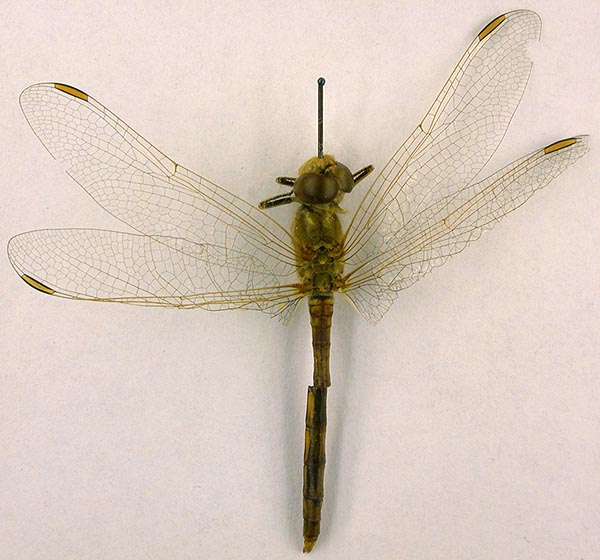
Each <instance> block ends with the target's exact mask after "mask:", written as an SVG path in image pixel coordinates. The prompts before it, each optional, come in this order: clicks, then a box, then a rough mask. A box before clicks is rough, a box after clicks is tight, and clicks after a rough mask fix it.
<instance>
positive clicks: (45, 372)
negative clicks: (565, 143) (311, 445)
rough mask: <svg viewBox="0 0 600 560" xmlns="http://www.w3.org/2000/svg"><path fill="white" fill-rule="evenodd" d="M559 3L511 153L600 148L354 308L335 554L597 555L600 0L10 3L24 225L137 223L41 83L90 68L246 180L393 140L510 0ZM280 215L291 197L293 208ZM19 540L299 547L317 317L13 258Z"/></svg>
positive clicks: (204, 164) (328, 534)
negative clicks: (48, 103)
mask: <svg viewBox="0 0 600 560" xmlns="http://www.w3.org/2000/svg"><path fill="white" fill-rule="evenodd" d="M517 7H527V8H531V9H535V10H536V11H538V12H539V13H540V15H541V16H542V19H543V22H544V30H543V37H542V41H541V43H540V45H539V48H537V49H536V65H535V68H534V73H533V76H532V79H531V82H530V84H529V88H528V91H527V93H526V95H525V98H524V100H523V102H522V104H521V107H520V110H519V111H518V113H517V116H516V118H515V119H514V121H513V125H512V127H511V130H510V132H509V134H508V135H507V137H506V139H505V141H504V143H503V147H502V149H501V150H499V153H498V154H497V157H496V159H495V160H494V162H495V163H494V165H493V167H498V166H499V165H501V164H503V163H507V162H509V161H511V160H512V159H514V158H516V157H518V156H520V155H522V154H524V153H528V152H529V151H532V150H533V149H535V148H538V147H539V146H543V145H546V144H549V143H550V142H552V141H554V140H557V139H559V138H562V137H565V136H569V135H572V134H578V133H590V134H592V135H593V139H592V152H591V153H590V154H589V155H588V156H587V157H586V158H585V159H584V160H581V161H580V162H579V163H578V164H577V165H576V166H575V167H574V168H572V169H570V170H569V171H568V172H567V173H565V174H564V175H562V176H561V177H560V178H559V179H558V180H556V181H555V182H554V183H553V184H552V186H551V187H550V188H549V189H547V190H545V191H543V192H542V193H540V194H538V195H536V196H535V197H534V198H533V199H532V200H531V201H530V202H528V204H527V206H526V207H525V208H523V209H521V210H519V211H518V212H515V213H514V214H512V215H511V216H509V217H508V218H506V220H505V221H504V222H503V223H502V224H500V225H498V226H497V227H496V228H495V229H494V230H493V231H492V232H489V233H487V234H486V235H485V236H484V237H483V238H482V239H481V240H480V241H478V242H477V243H476V244H475V245H474V246H473V247H471V248H470V249H469V250H468V251H466V252H465V253H463V254H462V255H460V256H458V257H456V258H454V259H452V260H451V261H450V262H449V263H448V264H446V266H445V267H444V268H442V269H439V270H436V271H435V272H434V274H432V275H430V276H428V277H426V278H425V279H423V280H422V281H421V282H419V283H418V284H417V285H415V286H414V287H412V288H411V289H410V290H407V291H406V292H403V293H402V294H401V295H400V297H399V298H398V301H397V303H396V304H395V306H394V307H393V308H392V310H391V311H390V312H389V314H388V315H387V316H386V317H385V319H384V320H383V321H382V322H381V323H380V324H379V325H377V326H375V327H372V326H369V325H368V324H366V323H365V322H364V321H363V320H362V319H361V318H360V317H359V316H358V315H357V314H355V313H354V311H353V310H352V309H351V308H350V307H349V305H347V304H346V303H345V302H344V301H343V300H341V299H340V300H339V301H340V305H338V306H337V308H336V313H335V320H334V332H333V345H334V346H333V368H332V369H333V387H332V389H331V391H330V416H329V419H330V422H329V441H328V464H327V476H326V501H325V506H324V522H323V532H322V537H321V539H320V540H319V543H318V544H317V546H316V548H315V550H314V551H313V553H312V555H313V556H314V557H315V558H328V559H329V558H330V559H335V558H344V559H348V560H351V559H355V558H377V559H388V558H389V559H392V558H393V559H396V558H402V559H415V560H434V559H441V558H444V559H452V560H473V559H485V560H495V559H498V560H500V559H502V560H504V559H507V558H510V559H529V558H544V559H546V560H552V559H567V558H571V559H576V558H577V559H579V558H585V559H586V560H587V559H592V558H598V557H600V537H599V532H600V529H599V527H600V376H599V375H598V373H599V371H598V369H599V368H598V364H599V363H600V351H599V344H598V332H599V326H600V309H599V297H598V290H599V287H600V285H599V279H600V268H599V264H598V263H599V262H600V225H599V224H600V219H599V216H600V190H599V185H598V164H599V162H600V156H599V153H600V152H599V148H598V146H599V144H598V142H599V140H598V139H599V138H600V127H599V126H598V113H599V109H600V107H599V103H598V101H599V99H600V97H599V94H598V92H599V91H600V87H599V86H600V84H599V81H600V80H599V76H600V68H599V62H598V59H599V57H598V54H599V52H600V51H599V48H600V39H599V34H598V24H599V21H600V19H599V16H600V8H598V4H597V2H595V1H589V2H583V1H570V2H563V1H531V2H529V3H528V4H527V5H513V4H510V3H509V4H506V3H504V2H495V1H482V0H476V1H463V0H459V1H455V2H445V3H438V2H433V1H421V2H402V1H398V2H391V1H384V2H364V1H347V2H327V3H319V2H312V1H308V2H303V3H302V4H301V5H300V3H297V2H291V1H284V2H281V1H280V2H275V1H273V2H251V3H246V4H242V3H237V2H223V1H208V2H206V1H205V2H197V1H187V2H173V3H166V2H156V1H155V2H148V1H139V2H125V3H123V2H104V3H102V2H52V3H51V2H15V1H9V2H4V4H3V10H2V14H3V19H2V22H1V23H0V31H1V34H0V42H1V44H2V57H3V61H4V62H3V64H2V69H3V72H2V80H1V81H0V96H1V99H0V107H1V111H2V115H1V117H2V118H1V120H0V126H1V127H2V160H1V165H2V170H1V171H2V175H1V176H2V185H3V187H2V192H1V195H0V196H1V205H2V208H3V220H2V222H1V224H0V228H1V231H0V237H1V242H2V245H3V246H6V243H7V241H8V239H9V238H10V237H11V236H12V235H14V234H16V233H18V232H22V231H27V230H30V229H39V228H45V227H100V228H102V227H106V228H110V229H124V226H122V225H121V224H120V223H118V222H116V221H115V220H114V219H112V218H111V217H110V216H109V215H108V214H106V213H104V212H102V210H101V209H100V208H99V207H98V206H97V205H96V204H95V203H94V202H93V201H92V200H91V199H90V198H89V197H88V196H87V195H86V194H85V193H84V192H83V191H82V190H81V189H80V188H79V187H78V186H77V185H76V184H75V183H73V182H72V181H71V180H70V179H69V178H68V177H67V176H66V175H65V174H64V173H63V172H62V170H61V167H60V165H59V164H57V163H56V162H54V161H53V160H52V158H51V157H50V156H49V155H48V154H47V153H46V151H45V150H44V148H43V147H42V146H41V145H40V144H39V142H38V141H37V139H36V138H35V136H34V135H33V134H32V132H31V131H30V129H29V127H28V125H27V124H26V122H25V120H24V118H23V117H22V115H21V113H20V109H19V106H18V96H19V93H20V92H21V90H22V89H24V88H25V87H26V86H27V85H29V84H32V83H35V82H40V81H60V82H64V83H69V84H72V85H74V86H77V87H79V88H81V89H83V90H85V91H86V92H89V93H90V94H92V95H93V96H95V97H96V98H97V99H99V100H100V101H101V102H103V103H104V104H106V105H107V106H108V107H109V108H111V109H112V110H113V111H114V112H115V113H116V114H118V115H119V116H121V117H122V118H123V119H124V120H125V121H126V122H128V123H129V124H130V125H132V126H133V127H134V128H136V129H137V130H138V131H139V132H140V133H142V134H143V135H144V136H145V137H146V138H148V139H149V140H150V141H151V142H153V143H155V144H156V145H158V146H159V147H160V148H161V149H163V150H164V151H165V152H166V153H168V154H169V155H170V156H171V157H173V158H174V159H176V160H177V161H179V162H181V163H182V164H184V165H186V166H189V167H190V168H192V169H194V170H197V171H198V172H200V173H201V174H203V175H204V176H206V177H209V178H211V179H213V180H215V181H217V182H219V183H220V184H222V185H224V186H226V187H228V188H230V189H232V190H235V191H237V192H239V193H240V194H242V195H243V196H245V197H247V198H248V199H249V200H252V201H259V200H261V199H263V198H266V197H269V196H272V195H274V194H277V193H278V192H280V190H279V188H278V187H277V186H276V185H275V184H274V183H273V178H274V177H275V176H277V175H285V174H294V173H295V169H296V167H297V166H298V164H299V163H301V162H302V161H304V160H305V159H306V158H307V157H309V156H311V155H312V154H313V152H314V150H315V115H314V112H315V84H314V80H315V78H316V77H317V76H319V75H324V76H326V78H327V80H328V83H327V86H326V101H325V105H326V118H325V122H326V132H325V138H326V150H327V151H329V152H331V153H334V154H335V155H336V156H337V157H338V158H339V159H341V160H342V161H344V162H345V163H347V164H348V165H350V166H351V167H352V168H358V167H360V166H362V165H366V164H368V163H373V164H374V165H375V166H376V167H378V168H381V166H382V165H383V164H384V163H385V161H386V159H387V158H388V157H389V156H390V155H391V153H392V152H393V151H394V150H395V149H396V148H397V147H398V145H399V144H400V143H401V142H402V141H403V139H404V137H405V136H406V135H407V134H408V133H409V132H410V131H411V130H412V128H413V126H414V125H415V124H416V123H417V122H418V121H419V119H420V117H421V116H422V114H423V113H424V111H425V110H426V109H427V108H428V106H429V104H430V103H431V101H432V100H433V98H434V96H435V95H436V93H437V91H438V90H439V88H440V87H441V85H442V84H443V82H444V80H445V79H446V77H447V75H448V74H449V72H450V71H451V69H452V67H453V65H454V64H455V63H456V61H457V60H458V58H459V56H460V54H461V53H462V52H463V50H464V48H466V46H467V44H468V43H469V41H470V40H471V39H472V37H473V36H474V35H475V34H476V33H477V32H479V31H480V29H481V28H482V27H483V26H484V25H485V24H486V23H487V22H488V21H489V20H491V19H492V18H493V17H495V16H496V15H498V14H500V13H503V12H506V11H508V10H510V9H514V8H517ZM280 215H281V216H282V218H281V219H282V220H286V219H287V217H286V216H285V212H284V211H282V212H280ZM0 274H1V279H0V282H1V285H2V290H1V294H0V297H1V298H2V300H1V305H2V312H3V313H2V332H1V334H2V341H3V343H2V358H1V365H0V368H1V371H0V399H1V401H0V402H1V407H2V408H1V410H2V412H1V414H0V419H1V420H0V422H1V424H0V438H1V440H0V450H1V453H0V550H2V552H1V554H0V555H1V556H2V558H3V559H6V560H8V559H11V560H25V559H32V558H44V559H45V560H64V559H66V558H78V559H80V558H85V559H88V560H91V559H108V558H119V559H123V560H125V559H152V560H158V559H173V558H178V559H179V558H181V559H183V558H190V559H191V558H194V559H209V560H210V559H219V560H225V559H238V558H249V559H254V558H261V559H264V558H273V559H284V558H298V557H299V554H300V553H299V550H300V548H301V525H302V521H301V463H302V445H303V420H304V418H303V417H304V406H305V405H304V400H305V392H306V386H307V385H308V384H309V383H310V371H311V369H310V366H311V357H310V340H309V332H308V326H307V325H308V323H307V313H306V310H305V309H304V308H302V309H300V312H299V313H298V315H297V317H296V319H295V321H294V322H293V324H292V325H291V326H290V327H288V328H286V327H283V326H282V325H280V324H278V323H277V322H276V321H272V320H270V319H269V318H268V317H266V316H265V317H262V316H259V315H258V314H253V313H245V312H229V313H219V314H212V313H206V312H202V311H196V312H194V311H188V312H178V311H173V310H158V309H144V308H134V307H126V306H115V305H108V304H107V305H99V304H98V305H96V304H87V303H76V302H69V301H65V300H60V299H53V298H50V297H46V296H44V295H42V294H40V293H37V292H34V291H33V290H31V289H29V288H28V287H27V286H26V285H25V284H24V283H23V282H22V281H21V280H20V279H19V278H18V277H17V276H16V275H15V274H14V272H13V271H12V269H11V267H10V265H9V263H8V260H7V259H6V258H5V257H2V259H1V260H0Z"/></svg>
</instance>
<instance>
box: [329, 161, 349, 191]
mask: <svg viewBox="0 0 600 560" xmlns="http://www.w3.org/2000/svg"><path fill="white" fill-rule="evenodd" d="M325 173H327V174H328V175H331V176H332V177H335V178H336V179H337V181H338V184H339V187H340V190H342V191H344V192H345V193H349V192H350V191H352V189H353V188H354V178H353V177H352V172H351V171H350V170H349V169H348V168H347V167H346V166H345V165H344V164H343V163H340V162H339V161H336V162H335V165H333V166H331V167H329V168H327V170H326V171H325Z"/></svg>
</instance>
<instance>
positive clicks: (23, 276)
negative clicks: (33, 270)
mask: <svg viewBox="0 0 600 560" xmlns="http://www.w3.org/2000/svg"><path fill="white" fill-rule="evenodd" d="M21 280H23V281H24V282H25V283H27V284H28V285H29V286H31V287H32V288H33V289H34V290H38V291H39V292H42V293H43V294H48V295H50V296H51V295H54V294H55V293H56V290H53V289H52V288H49V287H48V286H46V285H45V284H42V283H41V282H40V281H39V280H36V279H35V278H33V277H31V276H29V275H28V274H25V273H22V274H21Z"/></svg>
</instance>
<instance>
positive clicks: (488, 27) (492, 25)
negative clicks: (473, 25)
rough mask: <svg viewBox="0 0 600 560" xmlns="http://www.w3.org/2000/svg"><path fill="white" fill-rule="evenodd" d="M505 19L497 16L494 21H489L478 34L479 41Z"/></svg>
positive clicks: (503, 16)
mask: <svg viewBox="0 0 600 560" xmlns="http://www.w3.org/2000/svg"><path fill="white" fill-rule="evenodd" d="M505 19H506V16H505V15H501V16H498V17H497V18H496V19H494V20H492V21H490V23H488V24H487V25H486V26H485V27H484V28H483V29H482V30H481V31H480V32H479V35H477V37H479V40H480V41H483V40H484V39H485V38H486V37H487V36H488V35H489V34H490V33H491V32H492V31H494V29H496V27H498V26H499V25H500V24H501V23H502V22H503V21H504V20H505Z"/></svg>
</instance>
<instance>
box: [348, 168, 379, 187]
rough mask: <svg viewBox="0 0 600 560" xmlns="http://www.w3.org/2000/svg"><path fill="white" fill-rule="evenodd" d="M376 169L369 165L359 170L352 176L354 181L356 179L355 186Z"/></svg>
mask: <svg viewBox="0 0 600 560" xmlns="http://www.w3.org/2000/svg"><path fill="white" fill-rule="evenodd" d="M373 169H375V168H374V167H373V166H372V165H367V166H365V167H363V168H362V169H359V170H358V171H357V172H356V173H353V174H352V179H354V184H355V185H356V184H358V183H360V182H361V181H362V180H363V179H364V178H365V177H366V176H367V175H368V174H369V173H371V171H373Z"/></svg>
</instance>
